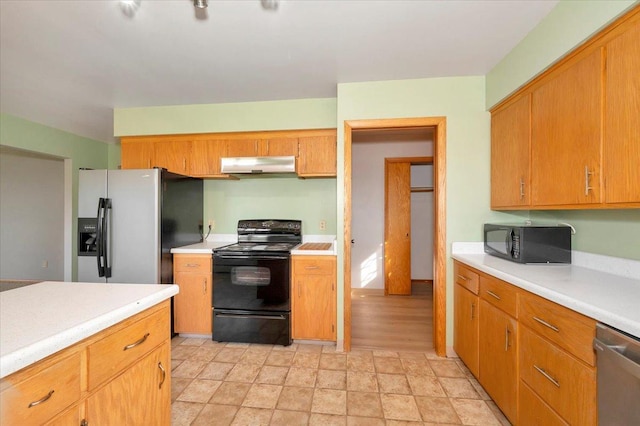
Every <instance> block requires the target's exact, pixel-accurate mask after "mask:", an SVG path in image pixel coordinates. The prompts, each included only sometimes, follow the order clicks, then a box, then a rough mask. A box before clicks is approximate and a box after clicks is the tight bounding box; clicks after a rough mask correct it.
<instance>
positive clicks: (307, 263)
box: [293, 256, 335, 275]
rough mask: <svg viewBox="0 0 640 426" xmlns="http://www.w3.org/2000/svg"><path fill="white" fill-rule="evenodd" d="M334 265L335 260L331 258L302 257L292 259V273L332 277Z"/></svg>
mask: <svg viewBox="0 0 640 426" xmlns="http://www.w3.org/2000/svg"><path fill="white" fill-rule="evenodd" d="M334 265H335V259H334V258H333V257H332V256H320V257H310V256H303V257H296V258H294V259H293V271H294V274H296V275H297V274H300V275H332V274H333V273H334V272H333V271H334V269H333V268H334Z"/></svg>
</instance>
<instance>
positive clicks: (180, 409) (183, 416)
mask: <svg viewBox="0 0 640 426" xmlns="http://www.w3.org/2000/svg"><path fill="white" fill-rule="evenodd" d="M203 408H204V404H198V403H196V402H185V401H176V402H174V403H173V404H171V426H188V425H190V424H191V422H193V421H194V420H195V419H196V417H198V414H200V411H202V409H203Z"/></svg>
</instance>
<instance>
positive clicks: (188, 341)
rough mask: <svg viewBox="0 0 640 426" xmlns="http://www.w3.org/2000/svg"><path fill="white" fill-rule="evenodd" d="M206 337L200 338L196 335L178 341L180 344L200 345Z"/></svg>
mask: <svg viewBox="0 0 640 426" xmlns="http://www.w3.org/2000/svg"><path fill="white" fill-rule="evenodd" d="M205 340H206V339H200V338H197V337H187V338H186V339H184V340H183V341H182V343H180V345H182V346H200V345H202V344H203V343H204V342H205Z"/></svg>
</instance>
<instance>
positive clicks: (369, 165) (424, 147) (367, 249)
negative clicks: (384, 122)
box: [351, 131, 433, 289]
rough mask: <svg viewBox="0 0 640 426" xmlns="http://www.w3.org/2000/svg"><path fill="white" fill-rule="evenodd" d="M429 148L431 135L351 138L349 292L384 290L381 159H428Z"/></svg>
mask: <svg viewBox="0 0 640 426" xmlns="http://www.w3.org/2000/svg"><path fill="white" fill-rule="evenodd" d="M432 144H433V140H432V135H431V133H427V131H422V132H420V133H418V132H412V133H407V132H402V131H395V132H383V133H368V132H363V133H361V134H357V135H354V138H353V146H352V222H351V227H352V238H353V240H354V241H355V244H354V245H353V246H352V251H351V271H352V272H351V287H352V288H368V289H383V288H384V275H383V272H384V269H383V267H384V252H383V246H384V159H385V158H392V157H428V156H431V155H432V152H433V151H432V147H433V145H432ZM432 221H433V218H431V222H428V220H425V223H430V224H429V225H428V226H429V227H432V226H433V225H431V224H432V223H433V222H432ZM423 226H424V223H423ZM415 228H418V226H417V225H416V226H414V224H413V223H412V240H413V239H414V234H413V231H414V229H415ZM416 239H417V237H416ZM418 256H419V255H418ZM423 256H424V255H423ZM431 257H432V255H431ZM412 269H413V268H412Z"/></svg>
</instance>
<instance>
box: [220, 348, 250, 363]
mask: <svg viewBox="0 0 640 426" xmlns="http://www.w3.org/2000/svg"><path fill="white" fill-rule="evenodd" d="M228 345H229V344H228ZM228 345H227V346H226V347H224V348H222V349H220V352H218V354H217V355H216V357H215V358H214V360H215V361H217V362H238V361H240V358H242V355H244V353H245V351H246V349H244V348H232V347H229V346H228Z"/></svg>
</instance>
